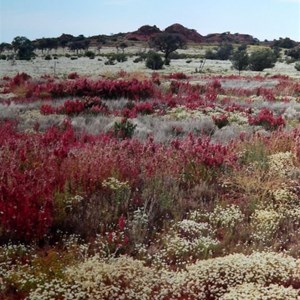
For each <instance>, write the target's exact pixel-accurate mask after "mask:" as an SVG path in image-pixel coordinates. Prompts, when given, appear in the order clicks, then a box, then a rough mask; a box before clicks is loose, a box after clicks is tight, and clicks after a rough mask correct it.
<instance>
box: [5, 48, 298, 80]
mask: <svg viewBox="0 0 300 300" xmlns="http://www.w3.org/2000/svg"><path fill="white" fill-rule="evenodd" d="M145 50H146V49H141V48H133V47H132V48H129V49H126V52H128V53H138V52H141V51H145ZM200 51H201V49H200V50H198V49H196V48H191V49H187V50H181V51H178V52H180V53H184V52H185V53H188V54H192V53H193V54H199V53H200ZM111 52H115V48H106V49H101V53H111ZM135 58H136V57H134V56H133V57H130V58H128V60H127V61H126V62H122V63H116V64H115V65H105V64H104V63H105V62H106V61H107V58H106V57H99V56H96V57H95V59H89V58H87V57H80V58H78V59H77V60H71V59H70V58H67V57H64V56H61V57H59V58H58V59H57V60H45V59H43V58H42V57H37V58H36V59H34V60H32V61H15V64H12V62H11V61H5V60H0V77H3V76H6V75H7V76H14V75H15V74H16V73H18V72H26V73H28V74H30V75H31V76H32V77H40V76H41V75H44V74H49V75H55V76H59V77H66V76H67V75H68V74H69V73H71V72H77V73H78V74H80V75H86V76H99V75H107V74H109V73H111V74H112V73H116V72H119V71H120V70H124V71H126V72H141V73H145V74H151V73H152V72H153V71H152V70H150V69H147V68H146V66H145V63H144V62H140V63H133V60H134V59H135ZM199 66H200V59H192V60H191V62H190V63H187V60H186V59H178V60H172V61H171V65H170V66H166V67H165V68H164V69H163V70H160V71H159V72H160V73H175V72H183V73H185V74H193V73H195V70H196V68H197V69H199ZM203 72H204V73H205V74H222V75H229V74H238V72H237V71H236V70H232V68H231V62H230V61H218V60H206V63H205V66H204V69H203ZM257 74H261V75H263V76H264V75H275V74H283V75H289V76H292V77H297V78H300V72H299V71H297V70H296V69H295V68H294V64H289V65H288V64H286V63H277V64H276V66H275V67H274V68H272V69H265V70H264V71H263V72H251V71H244V72H242V75H250V76H255V75H257Z"/></svg>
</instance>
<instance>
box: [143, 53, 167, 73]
mask: <svg viewBox="0 0 300 300" xmlns="http://www.w3.org/2000/svg"><path fill="white" fill-rule="evenodd" d="M163 64H164V62H163V60H162V58H161V56H160V55H159V54H158V53H157V52H154V51H149V52H148V55H147V59H146V67H147V68H149V69H151V70H160V69H162V67H163Z"/></svg>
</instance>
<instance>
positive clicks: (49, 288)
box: [28, 252, 300, 300]
mask: <svg viewBox="0 0 300 300" xmlns="http://www.w3.org/2000/svg"><path fill="white" fill-rule="evenodd" d="M154 255H155V254H154ZM299 275H300V274H299V260H296V259H294V258H293V257H291V256H287V255H284V254H278V253H272V252H255V253H253V254H251V255H249V256H246V255H243V254H232V255H228V256H225V257H219V258H212V259H208V260H199V261H196V263H193V264H191V265H188V266H187V267H186V269H185V270H179V271H178V270H177V271H170V270H167V269H166V268H164V267H162V268H160V269H156V268H154V267H152V268H150V267H147V266H145V265H144V263H143V262H142V261H139V260H134V259H133V258H130V257H128V256H120V257H118V258H112V257H111V258H107V259H104V258H101V257H99V256H98V255H95V256H92V257H90V258H87V259H85V260H84V261H83V262H81V263H78V264H76V265H73V266H70V267H68V268H66V271H65V272H64V279H62V280H55V281H52V282H49V283H48V284H47V285H44V286H39V287H38V288H37V289H36V290H35V291H32V292H31V294H30V297H31V298H30V297H29V298H28V299H33V300H35V299H42V300H50V299H59V297H63V299H112V300H113V299H118V300H119V299H136V300H138V299H141V300H143V299H145V300H148V299H151V300H152V299H153V300H161V299H190V300H192V299H193V300H195V299H199V300H205V299H223V298H221V297H225V295H226V293H234V292H233V291H234V288H235V287H237V288H236V293H239V291H240V289H239V286H240V285H245V288H246V287H248V289H250V290H251V289H252V285H250V284H251V283H252V284H253V286H254V285H255V287H260V286H261V287H266V289H264V288H262V289H261V291H262V292H264V293H265V294H266V295H267V296H270V295H273V294H274V293H276V291H278V292H277V294H278V295H281V294H282V295H285V294H284V293H286V295H287V296H290V295H293V291H292V288H287V289H285V288H284V287H283V286H285V287H286V286H293V287H296V286H297V284H299V280H300V276H299ZM247 284H248V285H247ZM275 284H276V285H275ZM268 286H270V288H267V287H268ZM258 289H259V288H258ZM268 289H269V292H268V293H267V290H268ZM253 291H254V287H253ZM259 291H260V289H259ZM241 292H242V291H241ZM255 293H257V292H256V291H255ZM233 295H234V294H233ZM263 295H264V294H263ZM64 297H65V298H64ZM72 297H73V298H72ZM80 297H81V298H80ZM226 297H227V296H226ZM224 299H230V298H228V297H227V298H224ZM232 299H236V298H232ZM237 299H239V298H237ZM241 299H243V298H241ZM245 299H246V298H245ZM249 299H252V298H249ZM253 299H256V298H253ZM257 299H260V298H257ZM263 299H264V298H263ZM266 299H270V300H271V299H272V298H266ZM275 299H276V298H275ZM279 299H281V298H279ZM287 299H290V298H287ZM294 299H297V298H294Z"/></svg>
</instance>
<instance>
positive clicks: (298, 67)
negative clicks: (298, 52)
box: [295, 61, 300, 71]
mask: <svg viewBox="0 0 300 300" xmlns="http://www.w3.org/2000/svg"><path fill="white" fill-rule="evenodd" d="M295 69H296V70H297V71H300V61H298V62H297V63H295Z"/></svg>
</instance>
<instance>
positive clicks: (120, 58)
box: [109, 53, 127, 62]
mask: <svg viewBox="0 0 300 300" xmlns="http://www.w3.org/2000/svg"><path fill="white" fill-rule="evenodd" d="M109 60H112V61H114V60H116V61H117V62H124V61H127V56H126V54H125V53H114V54H113V55H111V57H110V58H109Z"/></svg>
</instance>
